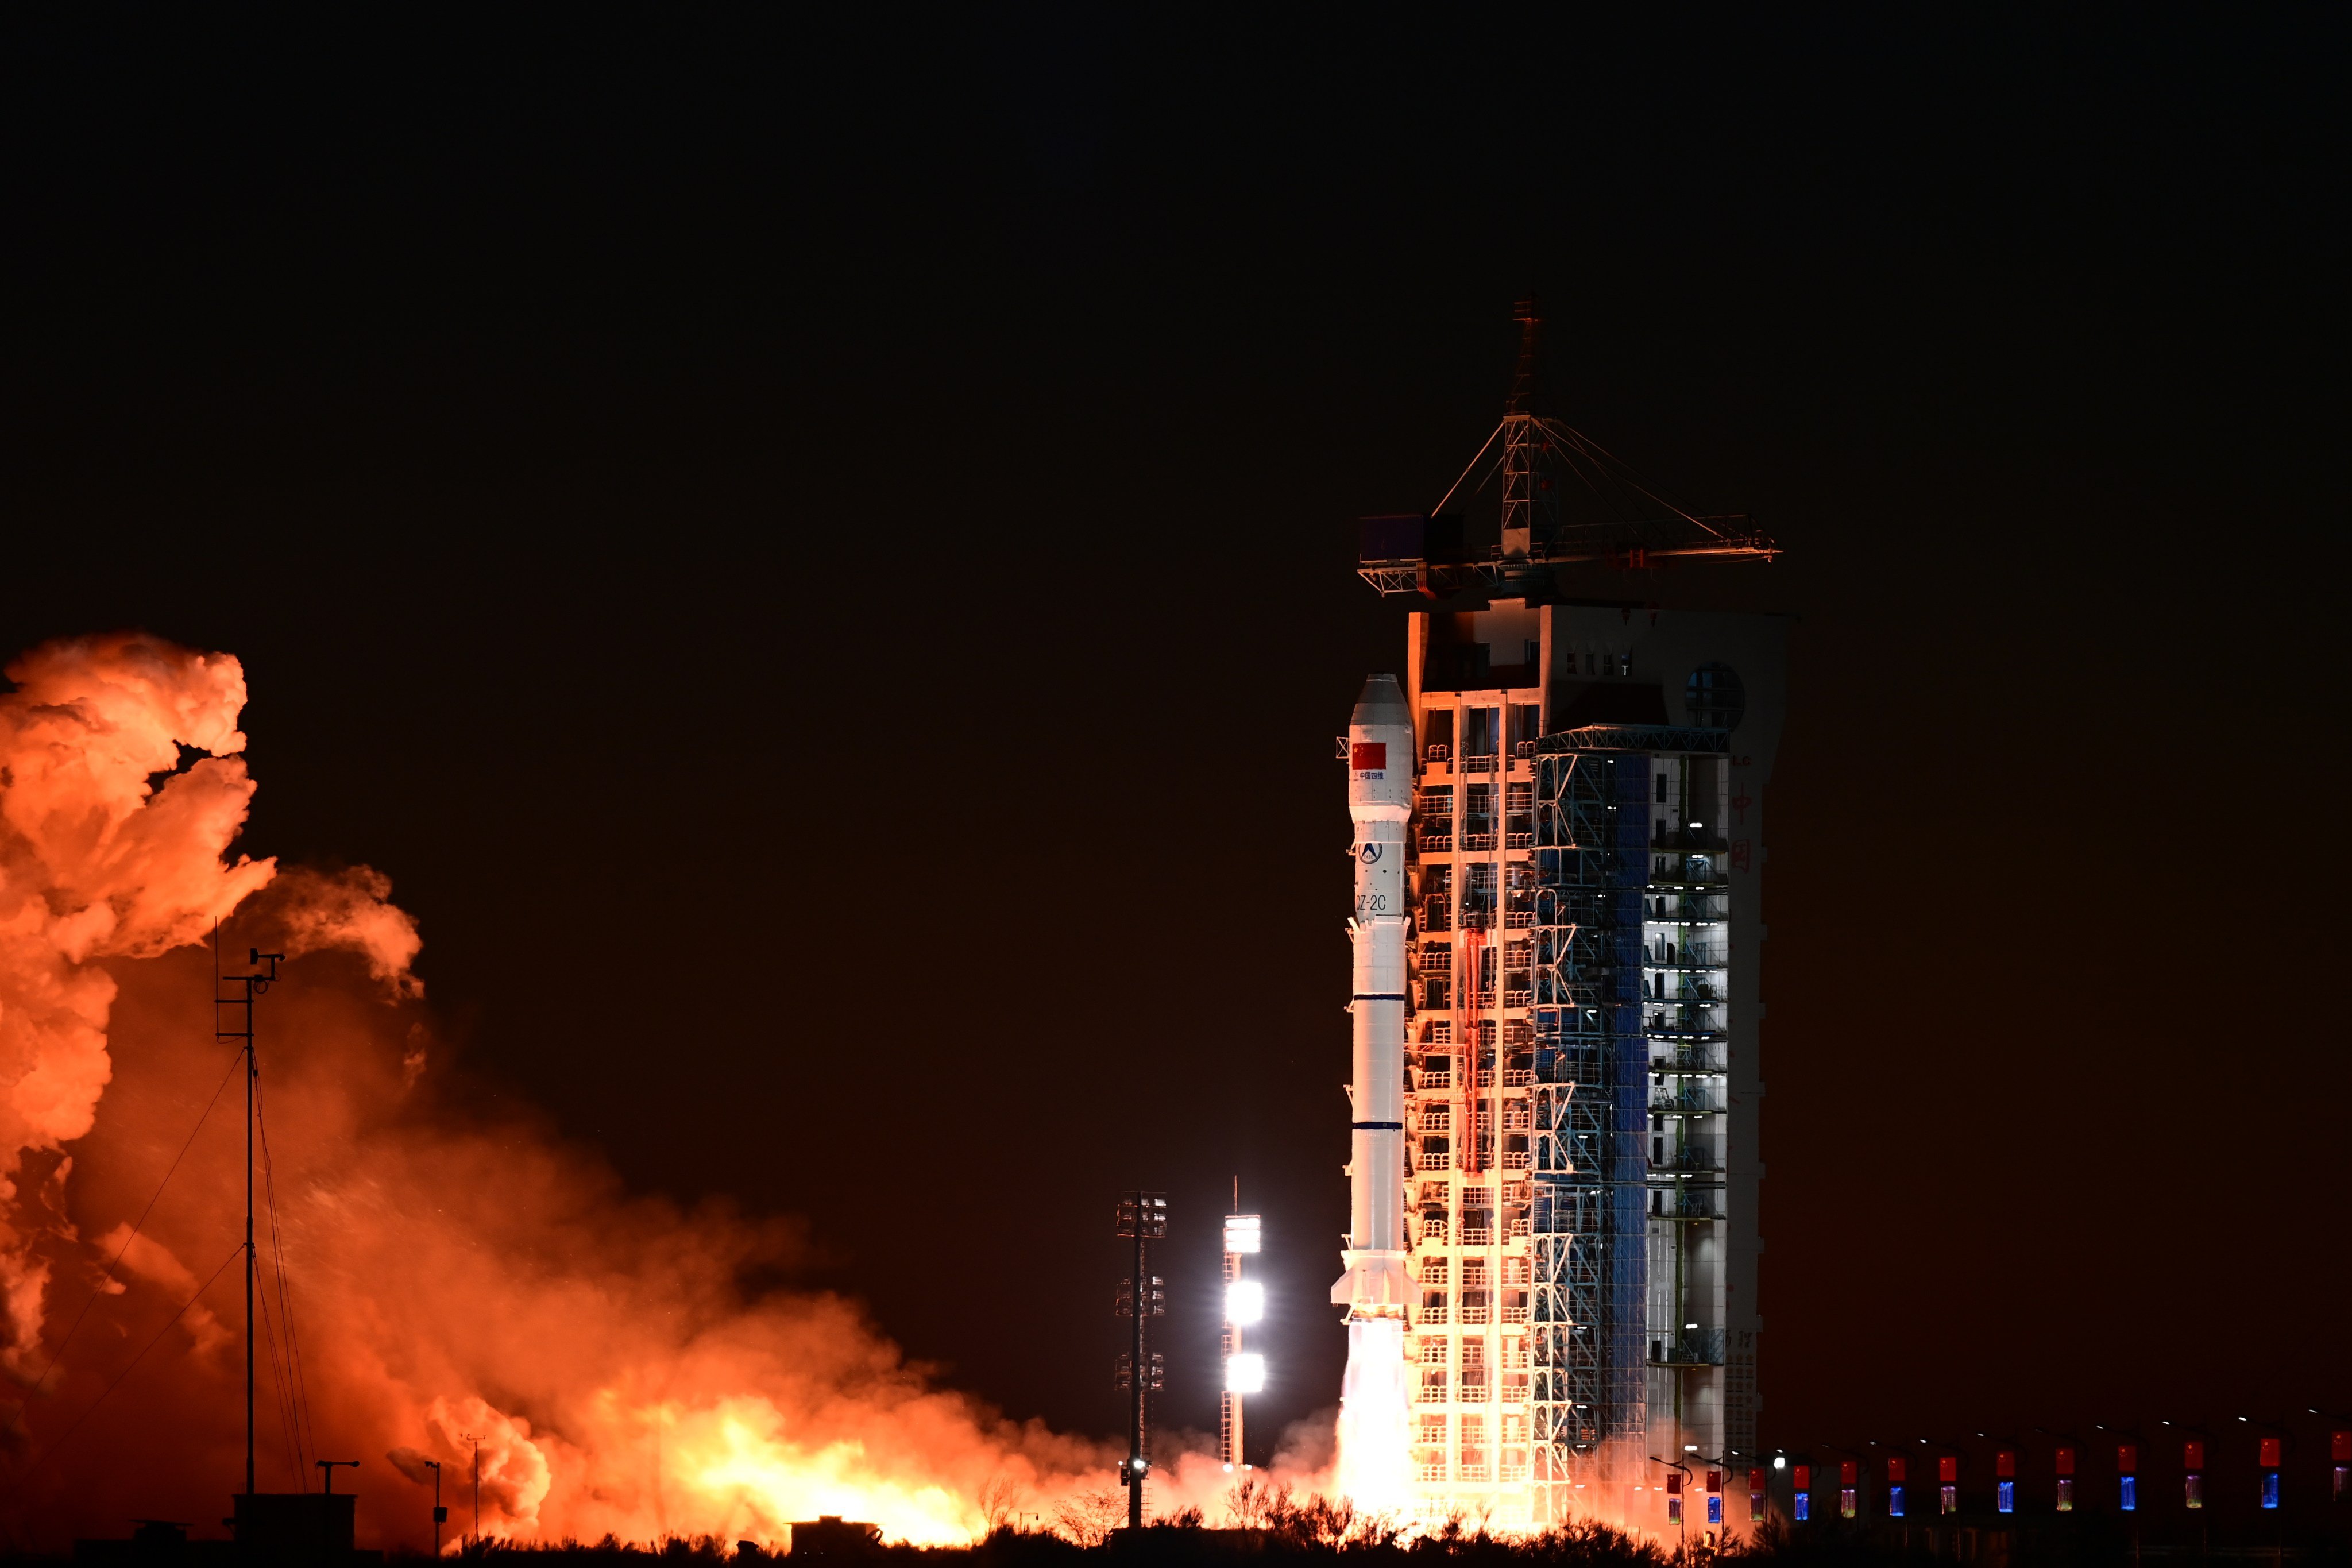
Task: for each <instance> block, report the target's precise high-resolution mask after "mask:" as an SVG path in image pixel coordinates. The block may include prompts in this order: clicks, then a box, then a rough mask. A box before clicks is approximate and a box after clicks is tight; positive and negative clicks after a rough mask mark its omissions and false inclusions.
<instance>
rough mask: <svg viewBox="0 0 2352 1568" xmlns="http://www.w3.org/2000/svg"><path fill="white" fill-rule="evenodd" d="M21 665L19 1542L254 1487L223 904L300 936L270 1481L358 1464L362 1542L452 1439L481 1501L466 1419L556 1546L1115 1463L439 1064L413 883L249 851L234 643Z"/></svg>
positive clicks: (717, 1528)
mask: <svg viewBox="0 0 2352 1568" xmlns="http://www.w3.org/2000/svg"><path fill="white" fill-rule="evenodd" d="M8 674H9V676H10V678H11V679H14V680H15V681H16V690H15V691H13V692H11V693H8V694H5V696H0V1082H5V1096H0V1162H5V1165H0V1171H5V1189H0V1292H5V1312H0V1339H5V1343H0V1372H5V1374H6V1375H7V1376H8V1377H9V1378H11V1379H13V1380H14V1397H13V1400H12V1403H14V1404H15V1405H16V1409H15V1410H14V1411H13V1412H12V1413H11V1414H10V1417H9V1419H8V1420H7V1422H6V1431H5V1435H0V1436H5V1443H6V1445H7V1447H6V1448H5V1451H0V1521H5V1522H6V1523H7V1524H8V1526H9V1527H10V1529H11V1530H12V1531H13V1532H14V1535H15V1540H16V1542H17V1543H18V1544H41V1545H55V1544H57V1543H58V1542H61V1541H62V1540H63V1538H65V1537H66V1536H68V1535H70V1534H73V1533H108V1534H120V1533H121V1531H122V1527H123V1521H124V1520H125V1519H127V1518H129V1517H131V1516H132V1515H151V1516H153V1515H160V1516H163V1517H173V1518H179V1519H184V1520H196V1521H211V1520H213V1519H215V1518H218V1517H219V1515H220V1513H221V1512H222V1511H224V1510H225V1508H226V1500H227V1496H228V1494H229V1493H230V1492H232V1491H233V1490H236V1489H238V1488H239V1487H241V1485H242V1481H243V1439H242V1432H243V1427H242V1396H241V1384H242V1377H243V1342H242V1337H241V1335H239V1334H238V1333H237V1332H236V1331H235V1330H236V1325H237V1324H239V1323H240V1322H241V1321H242V1319H241V1313H242V1300H241V1297H240V1293H239V1288H238V1281H239V1270H238V1268H236V1267H235V1266H234V1265H235V1262H236V1258H237V1253H236V1246H237V1242H238V1240H239V1226H240V1225H241V1213H242V1189H241V1183H242V1180H243V1174H242V1172H243V1161H242V1152H243V1146H242V1134H241V1132H240V1129H239V1120H238V1111H239V1109H240V1107H241V1088H240V1086H238V1085H237V1084H236V1082H235V1081H234V1080H233V1076H232V1075H233V1067H234V1062H233V1053H234V1047H232V1046H229V1045H226V1044H222V1043H220V1042H218V1041H216V1040H215V1038H214V1033H213V1015H212V1009H211V1006H210V995H211V987H212V984H213V974H212V970H213V963H214V957H213V953H212V952H211V951H209V949H208V946H207V943H208V941H209V939H210V937H211V934H212V931H213V928H214V924H215V921H221V922H223V925H222V936H221V941H220V944H219V945H220V953H221V956H222V958H223V959H224V961H225V962H226V966H227V968H228V971H229V972H230V973H238V972H241V971H242V969H243V965H242V963H239V962H238V960H240V959H241V958H242V956H243V954H244V953H245V952H246V950H247V948H248V947H259V948H262V949H264V950H276V951H280V952H285V953H287V954H288V955H289V961H288V963H287V966H286V969H285V972H284V973H285V978H284V980H283V981H282V982H281V983H280V984H278V985H277V986H274V987H272V989H271V990H270V992H269V994H268V997H267V998H266V1000H265V1001H264V1002H263V1004H262V1005H261V1007H260V1009H259V1017H258V1025H257V1026H258V1029H259V1047H258V1049H259V1053H260V1061H261V1067H262V1073H263V1092H264V1097H265V1098H264V1110H265V1114H264V1120H263V1125H264V1127H265V1129H266V1131H267V1151H266V1153H267V1161H268V1163H267V1170H266V1175H267V1180H266V1183H265V1193H266V1194H268V1195H270V1196H272V1197H273V1199H274V1201H273V1203H272V1204H271V1205H270V1213H269V1214H268V1215H265V1223H264V1227H263V1238H262V1242H261V1261H262V1265H263V1278H264V1282H265V1286H266V1287H267V1288H266V1289H265V1290H264V1291H263V1302H264V1306H265V1308H266V1310H267V1311H268V1323H269V1326H270V1327H271V1328H272V1329H273V1330H274V1331H275V1332H273V1333H272V1334H271V1335H269V1336H268V1342H269V1345H270V1352H269V1353H268V1356H267V1357H266V1358H265V1362H264V1366H263V1370H262V1375H261V1383H262V1412H263V1414H262V1416H261V1423H260V1424H261V1427H262V1433H263V1437H262V1443H261V1452H262V1474H261V1477H260V1481H261V1485H262V1488H263V1489H265V1490H268V1489H280V1490H293V1489H297V1488H298V1487H299V1486H301V1485H303V1484H304V1483H305V1482H306V1481H307V1482H308V1484H310V1485H312V1486H315V1485H316V1484H317V1481H316V1475H315V1472H312V1471H310V1470H309V1463H310V1461H311V1460H312V1459H315V1458H336V1459H349V1458H358V1459H360V1460H362V1464H363V1467H364V1468H362V1471H361V1473H360V1477H359V1480H360V1484H361V1490H362V1540H363V1542H365V1541H367V1540H370V1539H373V1540H378V1541H381V1542H383V1543H385V1544H388V1545H397V1544H417V1543H421V1542H422V1541H423V1540H424V1539H425V1536H426V1535H427V1532H428V1531H429V1530H430V1525H429V1523H428V1522H427V1519H428V1516H427V1514H426V1512H425V1510H426V1509H427V1507H429V1503H430V1499H429V1495H428V1494H427V1493H426V1492H425V1491H424V1490H423V1489H421V1487H420V1485H419V1483H420V1481H429V1480H430V1479H431V1475H432V1472H431V1470H430V1468H429V1467H428V1466H427V1464H426V1461H428V1460H437V1461H438V1462H439V1463H440V1464H441V1465H442V1466H444V1467H445V1468H444V1469H443V1470H442V1471H441V1475H442V1478H443V1481H444V1500H445V1501H446V1502H448V1503H449V1504H450V1505H451V1507H452V1517H453V1519H455V1520H456V1521H458V1523H459V1524H460V1525H467V1526H469V1525H470V1523H471V1516H472V1501H473V1500H472V1490H471V1475H472V1467H473V1465H474V1462H475V1457H476V1454H477V1452H478V1456H479V1467H480V1489H481V1514H482V1524H483V1528H484V1529H485V1531H488V1532H489V1533H492V1534H497V1535H506V1536H515V1537H521V1538H530V1539H541V1540H552V1539H559V1538H562V1537H564V1536H576V1537H579V1538H583V1539H593V1538H595V1537H599V1536H602V1535H603V1534H604V1533H605V1532H607V1531H611V1532H614V1533H615V1534H618V1535H620V1536H622V1537H623V1538H625V1539H637V1540H645V1539H650V1538H653V1537H655V1536H657V1535H660V1534H664V1533H689V1534H690V1533H704V1532H709V1533H716V1534H719V1535H721V1536H723V1537H725V1538H728V1539H733V1538H736V1537H756V1538H762V1539H768V1540H776V1539H779V1538H780V1537H781V1535H782V1526H783V1525H784V1524H785V1523H787V1522H788V1521H791V1520H793V1519H795V1518H801V1519H805V1518H809V1517H812V1516H814V1514H816V1513H818V1512H825V1513H839V1514H845V1515H848V1516H850V1517H853V1518H860V1519H870V1520H874V1521H878V1522H880V1523H882V1524H883V1525H884V1527H885V1529H886V1530H887V1532H888V1533H889V1534H891V1535H892V1536H894V1537H901V1536H902V1537H906V1538H908V1539H912V1540H915V1541H919V1542H958V1541H962V1540H964V1539H966V1538H968V1537H969V1536H970V1535H971V1533H973V1532H974V1531H977V1530H979V1529H981V1528H982V1527H983V1526H984V1523H985V1521H986V1517H987V1515H988V1514H990V1513H991V1512H996V1513H1000V1514H1001V1513H1004V1512H1009V1511H1014V1510H1031V1511H1037V1512H1042V1513H1044V1514H1045V1515H1046V1517H1048V1518H1050V1517H1053V1513H1054V1510H1055V1508H1056V1507H1057V1506H1058V1505H1061V1504H1063V1503H1064V1502H1066V1500H1068V1499H1069V1498H1071V1497H1073V1496H1076V1495H1079V1494H1083V1493H1087V1492H1093V1493H1099V1492H1100V1491H1102V1490H1103V1483H1104V1481H1105V1480H1106V1479H1108V1475H1109V1473H1110V1465H1111V1462H1112V1461H1111V1457H1110V1456H1108V1455H1107V1454H1105V1453H1103V1452H1102V1451H1100V1450H1099V1449H1098V1448H1097V1446H1095V1445H1093V1444H1090V1443H1087V1442H1085V1441H1082V1440H1077V1439H1072V1438H1068V1437H1062V1436H1055V1435H1053V1434H1051V1433H1049V1432H1047V1431H1045V1429H1043V1428H1042V1427H1041V1426H1036V1425H1034V1424H1031V1425H1025V1426H1024V1425H1018V1424H1014V1423H1012V1422H1009V1421H1006V1420H1004V1419H1003V1418H1001V1417H999V1416H997V1415H994V1414H993V1413H992V1412H990V1411H989V1410H987V1409H985V1408H983V1407H981V1406H979V1405H975V1404H974V1403H973V1402H972V1401H971V1400H970V1399H968V1398H966V1397H964V1396H961V1395H960V1394H954V1393H951V1392H948V1391H944V1390H942V1389H940V1388H939V1387H936V1386H934V1385H933V1384H930V1383H929V1382H928V1381H927V1380H926V1379H925V1377H924V1376H923V1375H922V1374H921V1373H920V1372H919V1369H916V1368H912V1367H910V1366H908V1364H907V1363H905V1362H904V1361H903V1360H902V1359H901V1357H900V1356H899V1354H898V1352H897V1351H896V1350H895V1349H894V1347H892V1346H891V1345H890V1344H889V1343H888V1342H887V1341H886V1340H884V1339H883V1338H882V1337H881V1336H880V1335H879V1334H877V1332H876V1331H875V1330H874V1329H873V1328H872V1326H871V1325H870V1324H869V1323H868V1322H867V1321H866V1319H865V1318H864V1317H863V1316H862V1314H861V1313H860V1311H859V1310H858V1309H857V1308H856V1306H855V1305H854V1304H852V1303H850V1302H848V1301H845V1300H841V1299H839V1298H837V1297H835V1296H831V1295H823V1294H804V1293H802V1294H793V1293H784V1294H774V1293H771V1294H765V1295H760V1296H757V1297H752V1296H747V1294H746V1292H745V1290H744V1289H743V1287H742V1285H741V1283H740V1282H741V1281H742V1280H743V1279H746V1278H747V1277H749V1276H751V1275H752V1274H754V1273H755V1272H757V1271H760V1270H763V1269H764V1270H772V1269H773V1268H775V1267H777V1266H778V1265H781V1264H785V1263H789V1262H790V1261H791V1259H792V1258H793V1255H794V1251H795V1247H796V1246H797V1242H796V1235H795V1231H794V1229H793V1227H792V1226H789V1225H785V1224H782V1223H780V1222H773V1221H754V1220H751V1219H747V1218H744V1217H741V1216H740V1215H733V1214H730V1213H728V1212H726V1211H724V1210H722V1209H717V1208H713V1209H708V1210H704V1211H700V1212H695V1213H691V1214H688V1213H681V1212H680V1211H679V1210H678V1209H677V1208H676V1207H675V1206H673V1205H669V1204H667V1203H663V1202H657V1201H653V1200H647V1199H642V1198H634V1197H631V1196H630V1195H628V1194H625V1193H624V1192H623V1191H622V1190H621V1189H620V1188H619V1186H618V1185H617V1184H616V1183H615V1181H614V1178H613V1176H612V1175H611V1174H610V1173H609V1172H608V1171H607V1170H606V1169H605V1168H604V1166H603V1165H602V1164H601V1163H599V1162H598V1161H597V1160H595V1159H594V1158H593V1156H592V1155H590V1154H589V1153H587V1152H583V1151H581V1150H577V1149H573V1148H568V1147H566V1146H564V1145H562V1143H560V1142H558V1141H557V1140H555V1139H554V1138H553V1137H552V1136H551V1135H550V1134H549V1133H548V1132H547V1131H546V1130H545V1129H544V1128H543V1127H541V1126H539V1125H536V1124H534V1123H530V1122H529V1121H520V1120H517V1119H516V1118H515V1117H514V1116H512V1115H510V1114H509V1115H507V1116H505V1117H504V1118H503V1119H499V1120H485V1119H484V1118H483V1115H482V1113H481V1112H480V1110H478V1103H476V1102H477V1101H478V1097H468V1096H464V1095H461V1094H459V1093H458V1092H457V1087H458V1086H457V1085H456V1084H455V1083H454V1082H453V1081H451V1073H450V1070H449V1069H448V1068H446V1067H445V1066H444V1065H443V1062H442V1059H441V1053H440V1051H439V1049H438V1042H437V1037H436V1026H435V1022H434V1019H433V1017H432V1016H431V1014H430V1013H429V1012H428V1011H427V1010H426V1007H425V1003H424V1000H423V998H422V995H421V992H420V989H419V987H418V986H417V984H416V983H415V978H414V976H413V975H412V974H411V973H410V971H409V964H410V962H411V961H412V960H413V959H414V958H415V955H416V952H417V951H418V945H419V944H418V938H417V933H416V931H415V926H414V924H413V923H412V922H411V921H409V919H408V918H407V917H406V916H405V915H404V914H403V913H402V912H401V911H400V910H398V909H397V908H395V907H394V905H392V904H391V903H390V902H389V901H388V898H389V894H390V891H391V889H390V884H389V882H388V881H387V880H386V879H384V878H383V877H382V876H381V875H379V874H377V873H376V872H374V871H372V870H368V869H365V868H360V869H356V870H352V871H347V872H344V873H341V874H340V875H335V876H329V875H325V874H322V873H317V872H310V871H302V870H289V871H287V872H285V873H283V874H280V873H279V872H278V868H276V867H275V866H273V865H272V863H270V862H269V861H267V860H251V859H247V858H241V857H237V858H232V854H231V851H232V847H233V845H234V841H235V839H236V835H237V833H238V831H239V829H240V827H241V826H242V824H243V823H244V821H245V819H246V815H247V807H248V805H249V804H250V802H251V800H252V797H253V791H254V784H253V781H252V779H251V778H250V777H249V776H248V775H247V771H246V767H245V764H244V762H243V760H242V758H241V757H240V755H239V754H238V753H240V752H241V751H242V750H243V747H244V743H245V742H244V737H243V736H242V735H241V734H240V733H239V732H238V731H237V720H238V714H239V711H240V710H241V708H242V706H243V704H244V701H245V695H246V692H245V681H244V676H243V672H242V670H241V668H239V666H238V664H237V662H236V659H234V658H229V657H227V656H225V655H198V654H194V653H190V652H186V651H184V650H182V649H179V648H175V647H170V646H169V645H166V644H164V643H162V642H159V641H156V640H154V639H152V638H149V637H135V636H121V637H103V638H92V639H86V640H80V641H74V642H68V643H60V644H56V645H52V646H50V647H44V648H41V649H39V650H37V651H36V652H34V653H31V654H28V655H26V656H25V657H24V658H20V659H19V660H18V661H17V662H16V664H15V665H13V666H11V667H10V668H9V670H8ZM207 1106H209V1107H210V1108H211V1109H210V1110H209V1111H207V1110H206V1108H207ZM192 1129H194V1130H195V1131H194V1136H193V1138H192V1137H191V1130H192ZM167 1171H168V1172H171V1173H172V1174H171V1177H170V1180H169V1182H168V1183H167V1184H164V1185H163V1189H162V1193H163V1195H162V1197H161V1198H160V1199H159V1200H156V1201H155V1202H154V1204H153V1207H152V1212H150V1211H149V1210H148V1206H147V1205H149V1203H150V1200H151V1199H153V1198H154V1194H155V1193H156V1191H157V1185H158V1183H159V1182H163V1178H164V1176H165V1173H166V1172H167ZM134 1227H135V1235H134ZM118 1258H119V1263H118V1261H117V1260H118ZM281 1264H282V1268H283V1279H284V1281H285V1284H284V1286H283V1287H282V1288H281V1285H280V1283H279V1281H280V1265H281ZM207 1280H210V1281H211V1284H210V1285H209V1286H208V1287H206V1285H205V1282H206V1281H207ZM200 1288H202V1289H200ZM192 1297H194V1303H193V1305H191V1304H190V1301H191V1298H192ZM289 1316H290V1317H291V1320H292V1323H293V1327H294V1328H295V1330H296V1331H297V1332H296V1333H295V1334H294V1335H293V1336H292V1339H291V1341H290V1345H289V1340H288V1336H287V1335H286V1334H285V1332H284V1331H285V1329H286V1327H287V1320H288V1318H289ZM61 1347H62V1350H61ZM53 1360H54V1365H52V1364H51V1363H52V1361H53ZM109 1390H111V1392H110V1393H109V1392H108V1391H109ZM101 1395H104V1397H103V1398H101ZM1189 1468H1190V1469H1192V1470H1193V1471H1200V1470H1201V1469H1202V1467H1200V1466H1198V1465H1194V1466H1192V1467H1189ZM342 1484H343V1485H344V1486H349V1485H351V1484H352V1483H351V1482H350V1481H349V1480H346V1481H344V1482H343V1483H342ZM1200 1484H1202V1485H1203V1486H1205V1485H1206V1484H1208V1483H1207V1481H1206V1479H1205V1477H1203V1479H1202V1481H1201V1482H1200Z"/></svg>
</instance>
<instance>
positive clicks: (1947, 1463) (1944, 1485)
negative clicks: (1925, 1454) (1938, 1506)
mask: <svg viewBox="0 0 2352 1568" xmlns="http://www.w3.org/2000/svg"><path fill="white" fill-rule="evenodd" d="M1936 1485H1937V1495H1938V1496H1939V1497H1940V1498H1941V1500H1942V1502H1943V1510H1944V1511H1945V1512H1946V1513H1958V1512H1959V1511H1960V1458H1959V1456H1958V1454H1943V1455H1939V1456H1937V1459H1936Z"/></svg>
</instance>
